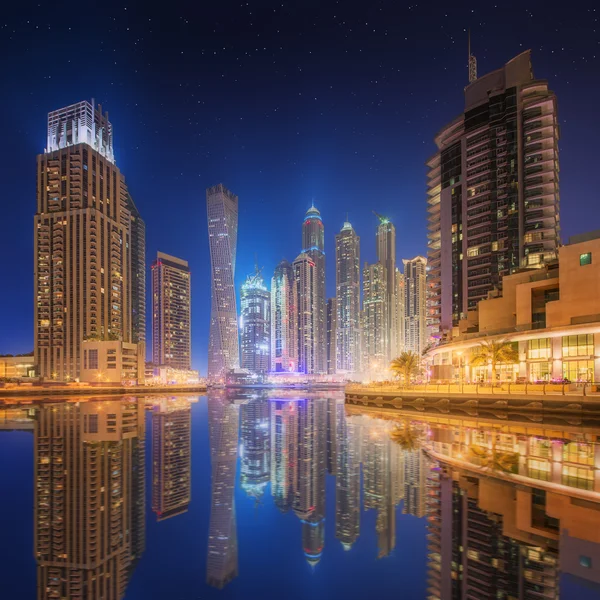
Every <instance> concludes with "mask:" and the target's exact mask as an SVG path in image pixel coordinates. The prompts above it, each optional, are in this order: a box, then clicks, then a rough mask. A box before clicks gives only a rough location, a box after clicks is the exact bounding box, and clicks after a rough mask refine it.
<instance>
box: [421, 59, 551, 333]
mask: <svg viewBox="0 0 600 600" xmlns="http://www.w3.org/2000/svg"><path fill="white" fill-rule="evenodd" d="M558 138H559V128H558V117H557V108H556V97H555V95H554V93H553V92H552V91H551V90H549V89H548V83H547V81H545V80H540V79H535V78H534V76H533V71H532V67H531V58H530V52H529V51H526V52H523V53H522V54H520V55H518V56H516V57H515V58H513V59H512V60H511V61H509V62H508V63H507V64H506V65H504V67H502V68H501V69H498V70H496V71H493V72H491V73H488V74H487V75H484V76H483V77H480V78H479V79H476V80H474V81H473V82H471V83H470V84H469V85H468V86H467V87H466V88H465V111H464V113H463V114H462V115H460V116H459V117H457V118H456V119H454V120H453V121H452V122H451V123H449V124H448V125H447V126H446V127H444V128H443V129H442V130H441V131H440V132H439V133H438V135H437V136H436V138H435V142H436V145H437V147H438V151H437V153H436V154H435V155H434V156H433V157H432V158H431V159H430V160H429V161H428V162H427V166H428V168H429V172H428V175H427V187H428V192H427V210H428V221H429V225H428V229H429V233H428V238H429V241H428V259H429V265H430V270H429V273H428V292H429V294H430V299H429V308H428V311H429V315H428V317H429V318H430V319H431V326H432V335H433V336H434V338H435V339H437V340H439V339H440V338H441V336H442V335H443V334H444V333H445V332H448V331H450V330H451V329H452V327H453V326H454V325H456V324H457V323H458V321H459V320H460V319H461V318H463V317H465V315H466V314H467V312H468V311H469V310H471V309H473V308H474V307H475V306H476V305H477V302H479V301H480V300H482V299H484V298H486V297H487V294H488V292H489V291H491V290H493V289H500V288H501V286H502V278H503V277H504V276H506V275H509V274H511V273H514V272H515V271H516V270H518V269H520V268H523V267H533V268H535V267H540V266H542V265H544V264H546V263H547V262H548V261H551V260H553V259H554V258H555V257H556V251H557V247H558V245H559V192H558V172H559V168H558Z"/></svg>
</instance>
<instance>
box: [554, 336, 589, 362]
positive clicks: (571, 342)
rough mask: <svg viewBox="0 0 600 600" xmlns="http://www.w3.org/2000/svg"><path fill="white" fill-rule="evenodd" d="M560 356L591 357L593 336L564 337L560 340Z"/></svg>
mask: <svg viewBox="0 0 600 600" xmlns="http://www.w3.org/2000/svg"><path fill="white" fill-rule="evenodd" d="M562 354H563V357H565V356H592V355H593V354H594V335H593V334H592V333H583V334H581V335H566V336H564V337H563V339H562Z"/></svg>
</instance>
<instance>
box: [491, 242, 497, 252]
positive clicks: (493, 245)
mask: <svg viewBox="0 0 600 600" xmlns="http://www.w3.org/2000/svg"><path fill="white" fill-rule="evenodd" d="M497 250H498V242H492V251H493V252H496V251H497Z"/></svg>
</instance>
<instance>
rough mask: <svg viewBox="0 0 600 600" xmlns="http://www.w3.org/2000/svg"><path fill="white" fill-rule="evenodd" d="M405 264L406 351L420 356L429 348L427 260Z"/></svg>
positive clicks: (406, 261)
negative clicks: (426, 295)
mask: <svg viewBox="0 0 600 600" xmlns="http://www.w3.org/2000/svg"><path fill="white" fill-rule="evenodd" d="M402 262H403V263H404V295H405V302H404V307H405V321H404V322H405V328H404V340H405V342H404V344H405V348H406V350H409V351H411V352H415V353H416V354H418V355H419V356H421V354H422V353H423V350H425V348H426V346H427V343H428V342H427V323H426V318H427V305H426V297H425V294H426V292H427V283H426V277H427V259H426V258H424V257H423V256H416V257H415V258H412V259H410V260H406V259H405V260H403V261H402Z"/></svg>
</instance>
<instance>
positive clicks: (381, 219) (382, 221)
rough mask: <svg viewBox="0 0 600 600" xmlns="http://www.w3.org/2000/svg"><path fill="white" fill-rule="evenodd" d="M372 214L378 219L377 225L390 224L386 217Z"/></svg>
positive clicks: (376, 213) (375, 213)
mask: <svg viewBox="0 0 600 600" xmlns="http://www.w3.org/2000/svg"><path fill="white" fill-rule="evenodd" d="M373 214H374V215H375V216H376V217H377V218H378V219H379V223H381V224H382V225H383V224H385V223H389V222H390V220H389V219H388V218H387V217H384V216H383V215H380V214H379V213H378V212H375V211H373Z"/></svg>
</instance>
